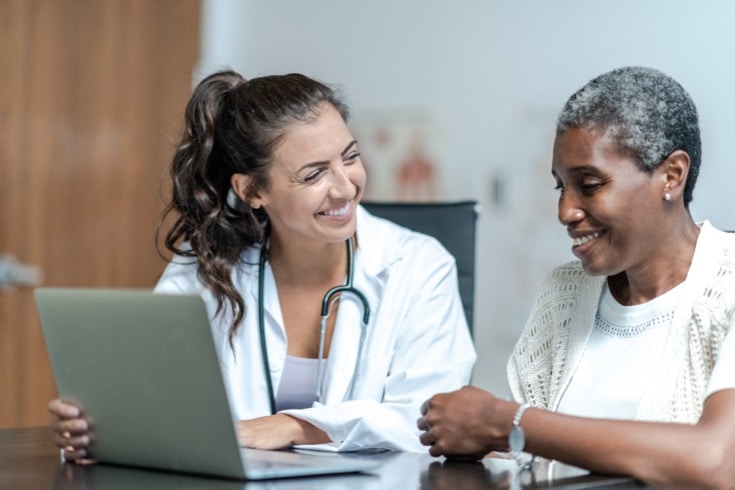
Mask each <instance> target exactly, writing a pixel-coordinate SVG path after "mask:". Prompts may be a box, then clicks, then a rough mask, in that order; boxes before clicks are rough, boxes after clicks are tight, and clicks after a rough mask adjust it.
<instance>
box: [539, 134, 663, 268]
mask: <svg viewBox="0 0 735 490" xmlns="http://www.w3.org/2000/svg"><path fill="white" fill-rule="evenodd" d="M662 167H663V166H662ZM552 174H553V176H554V178H555V179H556V182H557V189H559V191H560V196H559V210H558V212H559V221H560V222H561V224H562V225H564V226H566V228H567V232H568V233H569V236H570V237H571V238H572V240H573V242H572V253H573V254H574V255H575V256H576V257H578V258H579V259H580V260H581V262H582V266H583V267H584V270H585V272H587V273H588V274H590V275H607V276H611V275H615V274H618V273H621V272H623V271H629V270H631V269H634V268H639V267H646V266H647V264H649V263H650V260H651V259H654V258H659V259H660V257H661V256H662V254H661V240H660V239H657V234H656V227H657V225H659V224H660V223H661V221H662V220H663V219H664V213H663V212H662V208H663V205H662V201H663V200H662V196H663V194H664V192H665V184H666V178H665V174H664V173H663V171H662V170H661V168H660V167H659V168H658V169H656V170H654V171H653V173H652V174H649V173H646V172H644V171H642V170H641V169H640V168H639V167H638V166H636V164H635V162H634V161H633V160H632V159H630V158H629V157H625V156H622V155H620V154H618V152H616V151H615V148H614V146H613V144H612V142H611V140H610V139H609V138H608V137H607V136H605V134H604V133H603V132H600V131H588V130H586V129H581V128H574V129H570V130H568V131H566V132H565V133H563V134H561V135H558V136H557V137H556V140H555V142H554V155H553V162H552Z"/></svg>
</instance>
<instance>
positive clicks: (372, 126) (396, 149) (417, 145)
mask: <svg viewBox="0 0 735 490" xmlns="http://www.w3.org/2000/svg"><path fill="white" fill-rule="evenodd" d="M356 112H359V114H356V115H355V117H354V118H353V119H352V120H351V121H350V124H349V126H350V130H351V131H352V134H353V136H354V137H355V139H357V142H358V147H359V149H360V152H361V157H362V162H363V165H364V166H365V170H366V172H367V177H368V181H367V182H368V183H367V186H366V189H365V199H368V200H373V201H404V202H426V201H438V200H442V198H443V197H444V195H445V189H444V187H443V185H442V172H443V167H444V164H445V157H444V155H443V150H444V148H443V146H442V145H443V141H444V140H445V138H444V137H443V136H442V131H441V128H440V118H439V117H438V116H437V114H436V113H435V112H434V111H431V110H430V109H421V108H411V109H384V110H378V109H371V110H361V111H356Z"/></svg>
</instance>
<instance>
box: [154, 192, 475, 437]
mask: <svg viewBox="0 0 735 490" xmlns="http://www.w3.org/2000/svg"><path fill="white" fill-rule="evenodd" d="M357 213H358V214H357V235H358V244H359V245H358V249H357V251H356V253H355V259H354V261H355V262H354V279H353V285H354V286H355V287H356V288H358V289H359V290H360V291H362V293H363V294H364V295H365V297H366V298H367V300H368V302H369V304H370V308H371V313H370V322H369V325H368V326H367V332H366V338H365V343H364V346H363V350H362V355H361V360H360V362H359V364H357V366H358V367H357V370H355V366H356V357H357V351H358V343H359V337H360V328H361V327H360V326H361V322H362V314H363V313H362V305H361V303H360V302H359V301H357V300H354V297H353V296H352V295H350V294H349V293H348V294H344V295H342V299H341V300H340V305H339V309H338V315H337V319H336V325H335V330H334V334H333V337H332V344H331V347H330V350H329V359H328V363H327V369H326V373H325V379H324V396H325V400H324V404H323V405H321V404H319V403H318V402H317V403H315V404H314V406H313V407H310V408H306V409H301V410H286V411H284V413H288V414H290V415H292V416H295V417H298V418H301V419H303V420H306V421H308V422H310V423H312V424H313V425H315V426H316V427H318V428H320V429H322V430H323V431H325V432H326V433H327V434H328V435H329V437H330V438H331V439H332V440H333V441H337V442H339V443H340V444H339V448H340V449H341V450H354V449H360V448H375V447H381V448H390V449H397V450H407V451H425V450H426V448H425V447H423V446H422V445H421V444H420V443H419V440H418V437H419V431H418V429H417V428H416V419H417V418H418V417H419V415H420V414H419V409H420V406H421V403H423V402H424V401H425V400H426V399H427V398H429V397H431V396H432V395H434V394H435V393H439V392H447V391H452V390H456V389H458V388H460V387H461V386H463V385H465V384H467V383H468V382H469V380H470V375H471V371H472V367H473V365H474V362H475V359H476V354H475V350H474V347H473V344H472V340H471V338H470V335H469V330H468V328H467V323H466V320H465V316H464V311H463V309H462V302H461V299H460V296H459V291H458V286H457V269H456V265H455V261H454V258H453V257H452V256H451V255H450V254H449V253H448V252H447V251H446V250H445V249H444V247H442V246H441V245H440V244H439V242H438V241H437V240H435V239H434V238H431V237H428V236H426V235H422V234H419V233H415V232H412V231H409V230H407V229H405V228H402V227H399V226H397V225H395V224H393V223H391V222H388V221H386V220H383V219H380V218H377V217H375V216H372V215H371V214H369V213H368V212H367V211H366V210H365V209H364V208H362V207H358V211H357ZM259 253H260V249H259V248H258V247H254V248H252V249H249V250H247V251H245V252H244V253H243V260H242V262H241V265H240V266H239V267H238V268H237V269H236V270H235V271H233V281H234V284H235V286H236V287H237V288H238V290H239V291H240V292H241V294H242V295H243V298H244V300H245V304H246V315H245V319H244V320H243V323H242V324H241V325H240V327H239V329H238V331H237V334H236V335H235V337H234V339H233V346H234V353H233V350H232V349H231V348H230V345H229V342H228V338H227V330H228V327H229V324H230V318H231V316H230V314H229V310H228V311H227V312H225V315H219V316H217V315H216V314H215V312H216V302H215V300H214V298H213V296H212V294H211V293H210V292H209V291H208V290H207V289H206V288H205V287H204V286H203V285H202V283H201V282H200V281H199V280H198V279H197V271H196V266H195V265H194V264H193V263H192V262H193V260H192V259H186V258H181V257H176V258H175V259H174V260H173V261H172V263H171V264H169V266H168V267H167V268H166V270H165V271H164V273H163V276H162V277H161V279H160V281H159V283H158V285H157V286H156V292H159V293H173V294H182V293H183V294H199V295H201V296H202V297H203V298H204V300H205V303H206V305H207V308H208V311H209V313H210V320H211V323H212V329H213V333H214V338H215V343H216V345H217V349H218V352H219V356H220V360H221V362H222V371H223V377H224V379H225V385H226V388H227V392H228V394H229V397H230V403H231V405H232V410H233V415H234V416H235V418H236V419H237V420H243V419H249V418H253V417H258V416H263V415H269V414H270V404H269V400H268V391H267V385H266V381H265V378H264V375H263V367H262V358H261V350H260V341H259V334H258V330H259V327H258V313H257V311H258V258H259ZM305 260H306V259H305ZM265 274H266V276H265V295H264V296H265V330H266V339H267V348H268V355H269V361H270V371H271V372H270V376H271V379H272V382H273V390H274V393H277V392H278V386H279V384H280V382H281V374H282V372H283V367H284V362H285V359H286V349H287V345H286V343H287V339H286V333H285V330H284V328H283V319H282V315H281V309H280V304H279V300H278V297H277V293H276V286H275V281H274V278H273V274H272V271H271V269H270V266H269V265H266V269H265ZM314 328H318V325H314ZM353 373H354V374H355V375H356V379H355V388H354V393H353V400H351V401H344V399H345V397H346V396H347V393H348V390H349V385H350V383H351V381H352V378H353Z"/></svg>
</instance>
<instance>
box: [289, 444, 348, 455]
mask: <svg viewBox="0 0 735 490" xmlns="http://www.w3.org/2000/svg"><path fill="white" fill-rule="evenodd" d="M341 446H342V443H341V442H325V443H323V444H296V445H294V446H291V447H292V448H293V449H308V450H309V451H326V452H329V453H337V452H342V451H349V449H343V448H342V447H341ZM352 450H353V451H356V449H352Z"/></svg>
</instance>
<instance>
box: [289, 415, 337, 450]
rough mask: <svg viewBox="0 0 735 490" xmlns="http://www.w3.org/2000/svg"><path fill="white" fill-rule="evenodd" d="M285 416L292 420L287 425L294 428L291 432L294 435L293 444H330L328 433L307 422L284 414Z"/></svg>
mask: <svg viewBox="0 0 735 490" xmlns="http://www.w3.org/2000/svg"><path fill="white" fill-rule="evenodd" d="M283 416H284V417H287V418H288V419H290V421H289V422H287V423H288V424H290V425H291V426H292V427H293V429H292V431H291V433H292V434H293V438H292V441H291V444H323V443H325V442H330V439H329V436H328V435H327V433H326V432H324V431H323V430H321V429H319V428H318V427H316V426H314V425H312V424H311V423H309V422H307V421H306V420H303V419H300V418H297V417H292V416H291V415H286V414H283Z"/></svg>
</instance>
